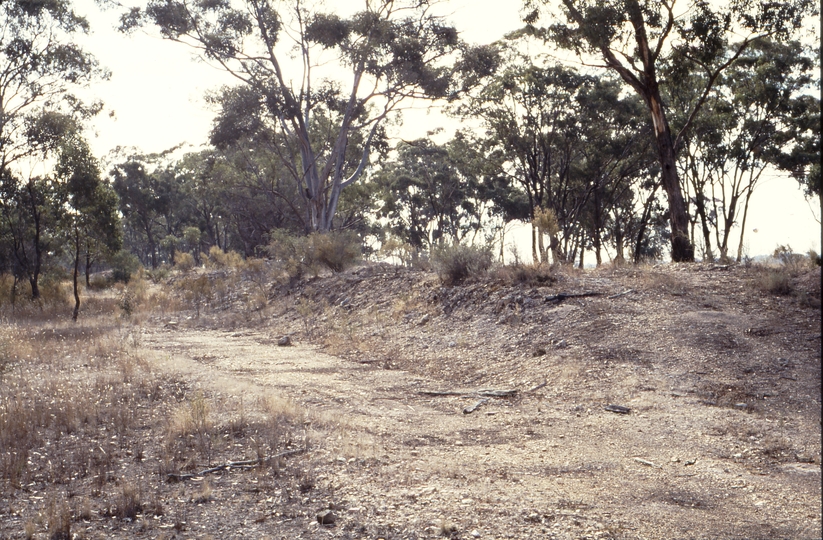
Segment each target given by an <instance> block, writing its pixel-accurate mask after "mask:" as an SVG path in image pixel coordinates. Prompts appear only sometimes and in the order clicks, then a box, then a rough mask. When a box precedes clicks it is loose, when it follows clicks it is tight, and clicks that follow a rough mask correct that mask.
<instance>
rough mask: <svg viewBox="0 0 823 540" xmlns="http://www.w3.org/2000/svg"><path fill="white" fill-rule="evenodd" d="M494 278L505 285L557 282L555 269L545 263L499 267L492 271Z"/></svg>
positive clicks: (517, 263) (518, 263)
mask: <svg viewBox="0 0 823 540" xmlns="http://www.w3.org/2000/svg"><path fill="white" fill-rule="evenodd" d="M494 277H496V278H497V279H499V280H501V281H503V282H504V283H506V284H507V285H521V284H522V285H548V284H550V283H554V282H555V281H557V276H556V275H555V269H553V268H552V267H551V266H549V265H548V264H545V263H544V264H525V263H522V262H516V263H513V264H509V265H506V266H501V267H499V268H497V269H496V270H495V271H494Z"/></svg>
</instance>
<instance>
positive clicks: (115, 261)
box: [109, 250, 141, 283]
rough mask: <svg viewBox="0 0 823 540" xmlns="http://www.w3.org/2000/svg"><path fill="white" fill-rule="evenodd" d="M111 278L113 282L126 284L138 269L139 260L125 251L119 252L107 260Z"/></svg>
mask: <svg viewBox="0 0 823 540" xmlns="http://www.w3.org/2000/svg"><path fill="white" fill-rule="evenodd" d="M109 263H110V264H111V271H112V274H111V277H112V280H114V281H115V282H120V283H128V282H129V280H131V277H132V276H133V275H134V274H136V273H137V271H138V270H139V269H140V266H141V265H140V260H139V259H138V258H137V257H136V256H134V255H133V254H131V253H129V252H128V251H125V250H120V251H118V252H117V253H115V254H114V255H112V257H111V259H109Z"/></svg>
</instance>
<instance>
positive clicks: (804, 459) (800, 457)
mask: <svg viewBox="0 0 823 540" xmlns="http://www.w3.org/2000/svg"><path fill="white" fill-rule="evenodd" d="M794 458H795V459H796V460H797V461H798V463H814V458H813V457H812V456H809V455H806V454H795V455H794Z"/></svg>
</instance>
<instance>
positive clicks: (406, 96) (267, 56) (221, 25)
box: [122, 0, 494, 231]
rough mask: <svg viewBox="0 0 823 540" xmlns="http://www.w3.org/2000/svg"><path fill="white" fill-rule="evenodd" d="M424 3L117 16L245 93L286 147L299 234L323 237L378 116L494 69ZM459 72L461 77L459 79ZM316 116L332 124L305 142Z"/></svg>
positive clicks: (201, 4) (269, 3)
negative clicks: (301, 215) (292, 144)
mask: <svg viewBox="0 0 823 540" xmlns="http://www.w3.org/2000/svg"><path fill="white" fill-rule="evenodd" d="M434 3H435V2H429V1H427V0H364V1H363V2H362V4H361V9H360V10H359V11H357V12H355V13H353V14H351V15H350V16H341V15H339V14H337V13H324V12H321V11H320V10H319V9H318V8H317V6H315V5H310V4H309V3H308V2H305V1H303V0H288V1H285V0H284V1H277V0H239V1H237V2H229V1H227V0H200V1H188V0H152V1H150V2H149V3H148V4H147V5H146V6H145V7H144V8H142V9H141V8H135V9H132V10H131V11H130V12H129V13H127V14H125V15H124V16H123V18H122V23H123V24H122V29H123V30H126V31H127V30H129V29H131V28H134V27H136V26H139V25H141V24H143V23H145V22H146V21H148V22H149V23H151V24H153V25H155V26H156V27H157V28H159V30H160V32H161V33H162V35H163V36H164V37H165V38H168V39H170V40H173V41H176V42H180V43H184V44H187V45H189V46H191V47H193V48H194V49H195V50H196V51H197V52H198V53H199V54H200V56H201V57H202V58H204V59H206V60H207V61H209V62H211V63H216V64H218V65H219V66H220V67H222V68H223V69H224V70H226V71H228V72H229V73H231V74H232V75H233V76H234V77H236V78H237V79H238V80H239V81H240V82H241V84H243V85H246V86H247V87H249V88H252V89H253V90H254V91H255V92H256V93H257V95H258V96H259V98H260V99H261V100H262V101H263V102H264V103H265V105H266V108H267V110H268V114H269V119H270V120H271V121H272V122H273V124H274V125H276V126H277V127H278V128H279V130H280V131H281V133H282V134H283V135H284V136H286V137H288V138H289V139H291V140H293V141H296V146H297V150H298V151H297V152H296V155H295V156H294V158H293V159H291V160H290V162H289V163H288V166H289V169H290V174H291V176H292V178H293V180H294V181H295V182H296V183H297V184H298V185H299V186H300V190H299V191H300V193H301V196H303V197H304V198H305V200H306V207H307V219H306V221H307V227H306V228H307V229H308V230H309V231H328V230H330V229H331V228H333V219H334V216H335V213H336V211H337V207H338V203H339V200H340V193H341V191H342V190H343V189H345V188H346V187H348V186H350V185H352V184H353V183H355V182H357V181H358V179H360V178H361V177H362V175H363V172H364V171H365V169H366V166H367V164H368V158H369V152H370V148H371V141H372V139H373V137H374V135H375V133H377V131H378V130H379V129H381V127H382V125H383V123H384V120H385V119H386V118H387V117H389V116H390V115H391V114H392V113H393V112H396V111H398V110H399V109H400V108H401V106H402V104H403V103H408V102H409V101H410V100H413V99H420V98H424V99H438V98H449V97H451V96H453V95H454V94H455V93H456V92H457V91H459V90H460V86H461V84H464V83H466V82H469V80H470V79H473V78H474V77H475V76H476V75H477V74H478V73H479V74H480V75H482V74H484V72H487V71H489V70H491V69H493V67H494V52H493V50H492V49H491V48H482V47H480V48H469V47H466V46H465V44H463V43H462V42H461V41H460V39H459V37H458V32H457V30H456V29H455V28H453V27H451V26H449V25H447V24H445V23H444V21H443V20H442V19H441V18H440V17H438V16H436V15H434V14H433V12H432V4H434ZM461 73H467V74H470V75H471V76H469V77H467V78H462V81H461V82H458V81H457V80H456V79H457V78H458V77H457V75H458V74H461ZM318 115H324V116H326V117H327V118H331V119H333V122H332V123H330V124H329V129H328V131H327V132H326V135H325V136H324V137H322V138H320V139H317V138H315V137H313V136H312V125H313V123H314V122H315V120H316V119H317V116H318ZM355 133H365V135H364V136H363V139H364V140H365V143H364V144H363V150H362V155H361V157H360V159H359V160H358V161H357V163H356V164H354V165H353V166H351V165H350V163H349V162H348V161H347V159H346V155H347V149H348V146H349V143H350V139H352V136H353V135H354V134H355Z"/></svg>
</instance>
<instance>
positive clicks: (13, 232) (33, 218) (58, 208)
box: [0, 168, 63, 300]
mask: <svg viewBox="0 0 823 540" xmlns="http://www.w3.org/2000/svg"><path fill="white" fill-rule="evenodd" d="M62 211H63V207H62V201H61V199H60V190H59V189H58V185H57V183H56V182H55V180H54V178H52V177H50V176H32V177H29V178H28V179H26V180H23V179H21V178H20V177H19V176H17V175H15V174H14V173H12V171H11V170H9V169H8V168H7V169H4V170H3V171H2V172H0V218H2V228H0V234H2V237H3V244H4V248H5V250H6V251H7V253H8V255H7V256H6V257H7V258H8V259H10V260H11V263H12V264H11V266H12V274H13V276H14V285H15V290H16V287H17V283H18V281H19V280H21V279H25V280H27V281H28V282H29V285H30V286H31V298H32V300H37V299H39V298H40V277H41V275H42V273H43V268H44V263H45V262H46V261H45V259H46V258H47V257H48V255H49V254H54V255H59V254H60V252H61V250H62V248H63V241H62V239H61V238H60V237H59V235H57V234H55V232H56V231H57V229H58V224H59V223H60V217H61V215H62Z"/></svg>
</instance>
